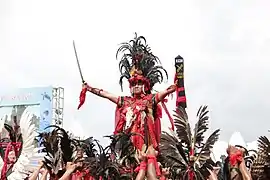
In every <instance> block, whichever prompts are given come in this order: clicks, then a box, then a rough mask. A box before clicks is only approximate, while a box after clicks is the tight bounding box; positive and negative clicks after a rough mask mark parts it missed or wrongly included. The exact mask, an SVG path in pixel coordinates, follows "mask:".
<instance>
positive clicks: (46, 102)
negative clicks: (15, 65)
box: [0, 86, 53, 132]
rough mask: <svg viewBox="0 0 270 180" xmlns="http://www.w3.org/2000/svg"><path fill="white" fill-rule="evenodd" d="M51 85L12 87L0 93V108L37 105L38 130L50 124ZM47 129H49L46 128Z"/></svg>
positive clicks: (42, 129)
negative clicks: (38, 109) (23, 87)
mask: <svg viewBox="0 0 270 180" xmlns="http://www.w3.org/2000/svg"><path fill="white" fill-rule="evenodd" d="M52 93H53V87H51V86H49V87H37V88H25V89H13V90H9V91H7V92H1V93H0V108H1V107H10V106H20V105H25V106H33V105H38V106H39V108H40V111H39V112H40V114H38V115H37V116H39V119H40V122H39V129H38V130H39V132H42V131H44V128H46V127H47V126H49V125H51V124H52V108H53V104H52V97H53V94H52ZM48 130H49V129H48Z"/></svg>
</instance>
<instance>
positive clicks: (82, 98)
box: [78, 88, 87, 109]
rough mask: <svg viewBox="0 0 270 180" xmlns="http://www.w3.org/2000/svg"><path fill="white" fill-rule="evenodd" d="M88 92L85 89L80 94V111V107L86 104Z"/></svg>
mask: <svg viewBox="0 0 270 180" xmlns="http://www.w3.org/2000/svg"><path fill="white" fill-rule="evenodd" d="M86 92H87V88H83V89H82V91H81V93H80V104H79V106H78V109H80V107H82V105H83V104H84V102H85V98H86Z"/></svg>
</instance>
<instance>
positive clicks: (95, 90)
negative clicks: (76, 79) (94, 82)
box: [83, 84, 118, 104]
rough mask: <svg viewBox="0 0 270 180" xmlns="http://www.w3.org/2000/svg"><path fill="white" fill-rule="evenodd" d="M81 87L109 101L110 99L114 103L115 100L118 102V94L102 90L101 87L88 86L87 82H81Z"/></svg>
mask: <svg viewBox="0 0 270 180" xmlns="http://www.w3.org/2000/svg"><path fill="white" fill-rule="evenodd" d="M83 88H87V91H89V92H91V93H93V94H95V95H97V96H100V97H103V98H106V99H109V100H110V101H112V102H113V103H115V104H117V102H118V96H116V95H113V94H111V93H109V92H107V91H104V90H103V89H99V88H94V87H91V86H89V85H88V84H83Z"/></svg>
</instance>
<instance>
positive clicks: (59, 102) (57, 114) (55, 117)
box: [52, 87, 64, 127]
mask: <svg viewBox="0 0 270 180" xmlns="http://www.w3.org/2000/svg"><path fill="white" fill-rule="evenodd" d="M52 94H53V98H52V99H53V101H52V103H53V104H52V107H53V108H52V123H53V124H54V125H57V126H60V127H63V117H64V88H62V87H58V88H53V92H52Z"/></svg>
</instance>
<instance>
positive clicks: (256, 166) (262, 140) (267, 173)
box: [251, 136, 270, 179]
mask: <svg viewBox="0 0 270 180" xmlns="http://www.w3.org/2000/svg"><path fill="white" fill-rule="evenodd" d="M251 174H252V176H253V179H269V178H270V141H269V139H268V138H267V137H266V136H260V137H259V139H258V156H257V158H256V159H255V161H254V162H253V164H252V166H251Z"/></svg>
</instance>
